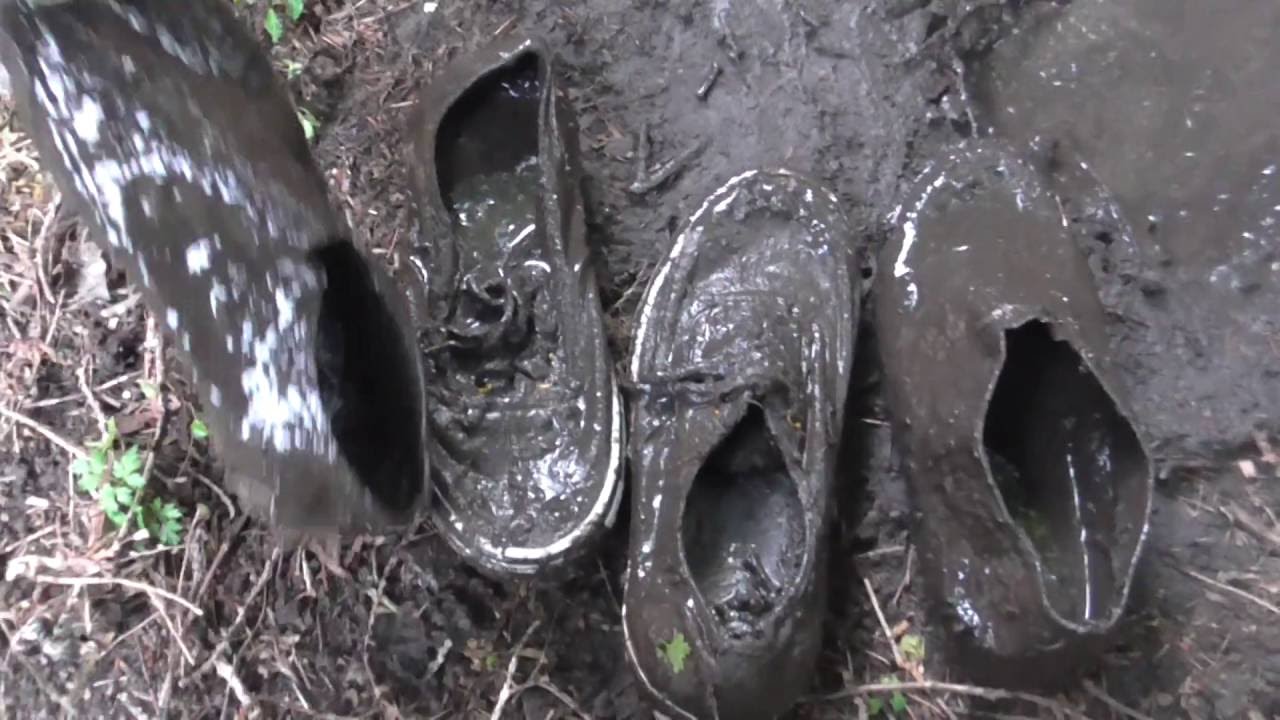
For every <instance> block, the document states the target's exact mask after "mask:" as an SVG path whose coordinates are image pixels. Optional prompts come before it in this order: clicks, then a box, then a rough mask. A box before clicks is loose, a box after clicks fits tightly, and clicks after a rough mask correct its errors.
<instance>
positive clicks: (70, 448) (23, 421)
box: [0, 406, 89, 459]
mask: <svg viewBox="0 0 1280 720" xmlns="http://www.w3.org/2000/svg"><path fill="white" fill-rule="evenodd" d="M0 415H4V416H5V417H7V418H9V419H10V420H12V421H13V422H16V423H18V424H19V425H23V426H25V427H26V428H27V429H28V430H34V431H35V432H37V433H39V434H41V435H43V436H44V438H45V439H46V440H48V441H49V442H51V443H53V444H54V445H57V446H58V447H60V448H62V449H63V450H66V451H67V452H68V453H69V454H71V455H72V456H74V457H75V458H77V459H84V458H87V457H89V454H88V453H86V452H85V451H84V450H83V449H81V448H80V447H79V446H78V445H76V444H75V443H73V442H71V441H70V440H68V439H66V438H64V437H62V436H61V435H59V434H58V433H56V432H54V431H53V430H52V429H50V428H49V426H47V425H45V424H43V423H41V422H38V421H36V420H32V419H31V418H29V417H27V416H26V415H23V414H22V413H20V412H17V411H16V410H10V409H9V408H7V407H3V406H0Z"/></svg>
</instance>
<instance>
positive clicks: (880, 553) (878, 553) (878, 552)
mask: <svg viewBox="0 0 1280 720" xmlns="http://www.w3.org/2000/svg"><path fill="white" fill-rule="evenodd" d="M906 549H907V546H906V545H890V546H889V547H882V548H876V549H875V550H868V551H866V552H864V553H862V554H860V555H856V556H855V557H857V558H858V559H859V560H871V559H872V558H879V557H884V556H886V555H896V554H898V553H900V552H902V551H903V550H906Z"/></svg>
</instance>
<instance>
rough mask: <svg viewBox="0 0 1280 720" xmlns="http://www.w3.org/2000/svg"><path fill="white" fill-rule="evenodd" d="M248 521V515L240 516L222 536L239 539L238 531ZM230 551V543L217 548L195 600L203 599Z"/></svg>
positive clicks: (224, 543)
mask: <svg viewBox="0 0 1280 720" xmlns="http://www.w3.org/2000/svg"><path fill="white" fill-rule="evenodd" d="M248 521H249V516H248V515H241V516H240V519H239V520H236V521H235V522H234V523H232V526H231V529H230V530H229V531H227V532H224V533H223V535H224V536H228V537H233V538H234V537H239V536H240V531H241V530H244V526H245V524H246V523H248ZM230 549H231V543H230V542H223V543H222V547H220V548H218V554H217V555H214V556H213V562H211V563H209V569H208V570H205V571H204V579H202V580H201V581H200V589H199V590H197V591H196V594H195V597H196V599H197V600H199V599H200V598H202V597H204V594H205V593H206V592H208V591H209V583H210V582H211V581H212V580H213V575H214V573H216V572H217V570H218V566H219V565H221V564H222V560H223V558H225V557H226V556H227V551H228V550H230Z"/></svg>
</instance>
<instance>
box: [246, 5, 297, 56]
mask: <svg viewBox="0 0 1280 720" xmlns="http://www.w3.org/2000/svg"><path fill="white" fill-rule="evenodd" d="M305 2H306V0H267V1H266V6H267V10H266V13H265V14H264V15H263V18H262V27H263V29H264V30H266V31H267V37H269V38H271V44H272V45H275V44H276V43H278V42H280V38H282V37H284V20H283V19H282V17H284V18H288V19H289V22H295V23H296V22H298V20H299V19H300V18H301V17H302V13H303V11H304V10H305V9H306V8H305V7H304V4H305ZM236 3H237V4H240V5H256V4H257V0H236Z"/></svg>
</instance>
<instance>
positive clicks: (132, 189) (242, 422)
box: [2, 0, 426, 526]
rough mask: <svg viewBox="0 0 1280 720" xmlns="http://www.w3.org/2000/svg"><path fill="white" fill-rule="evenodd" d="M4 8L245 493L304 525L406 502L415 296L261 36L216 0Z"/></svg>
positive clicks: (38, 118)
mask: <svg viewBox="0 0 1280 720" xmlns="http://www.w3.org/2000/svg"><path fill="white" fill-rule="evenodd" d="M2 12H3V23H4V30H5V34H6V35H7V36H8V39H7V40H6V44H7V43H9V42H11V43H13V45H12V46H11V47H7V48H5V50H6V52H5V59H6V62H8V63H9V64H10V73H11V75H12V76H13V78H14V84H15V88H14V89H15V93H16V94H17V96H18V99H19V101H20V103H21V105H22V108H23V110H24V111H25V116H26V118H27V119H28V122H27V124H28V126H29V127H31V128H32V130H33V135H34V137H35V139H36V141H37V145H38V146H39V148H40V151H41V156H42V163H43V164H44V165H45V166H46V167H47V168H49V169H51V170H52V171H53V173H54V175H55V179H56V180H57V181H58V184H59V186H60V187H61V189H62V190H63V191H64V192H66V193H67V194H68V195H69V196H71V197H75V198H78V199H79V200H80V201H81V207H82V210H83V213H82V214H83V215H84V217H85V219H86V221H87V222H88V223H89V225H90V227H91V230H92V234H93V236H94V237H95V239H97V240H98V241H99V242H102V243H103V244H104V245H105V246H106V247H107V249H108V250H109V251H110V253H111V257H112V258H113V261H114V262H116V263H119V264H122V265H123V266H124V267H125V268H126V269H127V270H128V272H129V275H130V278H131V279H132V280H133V281H134V282H135V283H136V284H137V285H138V286H139V287H140V289H141V290H142V292H143V296H144V298H145V299H146V301H147V305H148V307H149V309H150V310H151V312H152V313H153V314H154V315H155V317H156V318H157V319H158V320H159V321H160V322H161V324H162V325H163V326H164V327H165V329H166V330H167V331H168V332H169V334H170V336H171V337H172V338H173V339H174V341H175V343H176V345H177V347H178V349H179V350H180V351H181V352H182V353H183V354H184V355H185V356H186V357H187V358H188V359H189V361H190V363H191V367H192V375H193V377H194V379H195V380H196V382H197V384H198V386H199V388H200V395H201V399H202V401H203V404H204V410H205V415H206V417H207V419H208V423H209V426H210V429H211V431H212V433H213V435H214V439H215V441H216V442H217V444H218V446H219V451H220V455H221V456H222V459H223V460H224V461H225V462H226V464H227V467H228V470H229V475H230V476H231V478H232V480H233V482H235V481H239V483H240V490H241V493H242V499H243V500H244V501H245V502H246V503H248V504H249V505H251V506H257V507H259V508H260V509H262V510H264V511H268V512H269V513H270V514H271V515H272V517H273V518H275V519H277V520H279V521H281V522H282V523H285V524H289V525H305V526H312V525H319V526H326V525H331V524H334V523H345V522H348V521H352V520H357V519H362V520H367V519H374V518H381V517H383V516H384V515H385V514H388V513H389V514H396V515H399V514H400V513H402V512H403V511H405V510H407V509H410V508H411V507H412V505H413V504H414V502H415V501H416V500H417V499H418V498H420V497H422V496H423V495H424V493H423V492H422V489H423V487H424V483H425V476H426V472H425V466H424V464H423V463H424V459H423V458H424V455H423V449H422V438H421V432H422V427H423V421H422V412H421V404H420V403H421V379H420V374H419V370H418V364H417V361H416V359H415V358H413V357H412V355H411V354H410V346H409V342H410V337H411V336H410V334H409V332H408V326H407V316H406V314H405V308H404V307H402V306H403V301H402V300H401V299H400V297H399V294H398V293H397V292H395V291H393V290H391V289H390V285H389V278H388V277H386V276H385V273H383V272H382V271H381V270H379V269H378V268H377V267H376V266H374V265H372V264H370V263H368V262H367V261H366V260H365V259H364V258H362V256H361V255H360V254H359V253H358V252H357V251H356V250H355V249H354V248H353V247H352V246H351V245H350V242H349V240H348V239H347V236H346V231H345V228H344V227H343V225H342V224H341V222H340V221H339V220H338V219H337V218H336V216H335V215H334V213H333V212H332V210H331V209H330V207H329V205H328V202H327V199H326V197H325V187H324V182H323V180H322V178H321V176H320V174H319V172H318V171H317V169H316V168H315V166H314V165H313V163H312V161H311V159H310V155H309V151H308V148H307V146H306V141H305V140H304V138H303V136H302V132H301V130H300V128H299V127H298V122H297V119H296V117H295V116H294V112H293V109H292V107H291V106H290V104H289V101H288V99H287V95H285V93H284V92H283V91H282V90H281V89H280V88H279V86H278V85H276V82H275V78H274V77H273V75H272V70H271V67H270V65H269V63H268V61H267V58H266V57H265V56H264V55H263V54H262V53H261V50H260V49H259V47H258V45H257V43H256V42H255V41H254V40H253V39H252V38H250V37H249V36H248V35H247V34H245V32H244V30H243V29H242V28H241V27H240V25H239V23H238V22H237V21H236V20H235V19H234V18H233V17H232V16H231V15H230V13H229V11H228V10H227V9H226V8H225V7H223V6H222V4H221V3H217V2H212V1H204V0H202V1H198V2H192V3H184V5H183V8H182V10H181V11H180V12H177V11H173V10H172V8H171V6H169V5H168V4H166V3H163V2H159V1H158V0H137V1H135V2H116V1H114V0H101V1H96V0H95V1H91V2H76V3H31V4H28V3H26V2H14V3H7V4H6V5H5V7H4V8H3V11H2ZM246 113H252V115H253V118H254V121H253V122H245V121H244V119H245V116H246ZM371 348H372V349H374V352H370V349H371ZM375 406H376V407H377V411H376V412H374V411H373V408H374V407H375ZM371 447H380V449H379V450H377V451H371Z"/></svg>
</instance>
